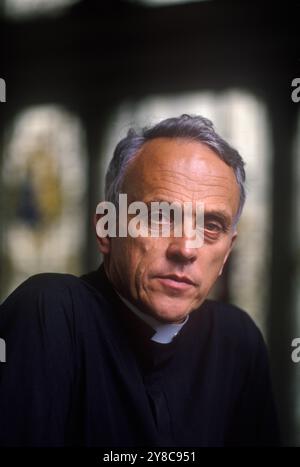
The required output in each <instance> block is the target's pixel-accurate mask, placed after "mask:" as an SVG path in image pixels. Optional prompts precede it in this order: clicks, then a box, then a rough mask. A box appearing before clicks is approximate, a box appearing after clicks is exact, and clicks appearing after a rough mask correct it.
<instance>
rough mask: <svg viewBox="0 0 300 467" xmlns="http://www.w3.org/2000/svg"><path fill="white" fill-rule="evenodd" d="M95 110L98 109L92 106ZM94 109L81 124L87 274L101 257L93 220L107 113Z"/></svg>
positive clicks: (84, 263) (100, 188)
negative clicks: (85, 161) (83, 151)
mask: <svg viewBox="0 0 300 467" xmlns="http://www.w3.org/2000/svg"><path fill="white" fill-rule="evenodd" d="M94 107H95V109H96V110H97V108H99V106H98V105H94ZM95 109H94V110H93V111H91V112H89V113H85V114H84V115H82V124H83V127H84V129H85V134H86V148H87V192H86V206H87V209H86V213H85V216H83V217H84V222H85V225H86V234H85V235H86V242H85V249H84V251H83V271H84V272H87V271H89V270H91V269H95V268H96V267H98V265H99V264H100V261H101V256H100V253H99V251H98V248H97V243H96V236H95V229H94V224H93V218H94V214H95V211H96V206H97V204H98V202H99V201H101V200H100V199H99V197H100V194H101V191H102V189H103V187H102V186H101V147H102V143H103V138H104V137H105V131H106V128H107V122H108V116H109V112H107V113H105V111H103V108H102V109H101V111H99V113H97V112H96V111H95Z"/></svg>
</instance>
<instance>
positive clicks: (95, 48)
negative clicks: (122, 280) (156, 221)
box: [0, 0, 300, 445]
mask: <svg viewBox="0 0 300 467" xmlns="http://www.w3.org/2000/svg"><path fill="white" fill-rule="evenodd" d="M299 13H300V5H298V6H291V5H289V3H288V2H280V3H279V4H277V2H261V1H257V0H254V1H248V2H245V1H218V0H211V1H207V2H199V3H193V4H188V5H177V6H169V7H163V8H146V7H143V6H141V5H138V4H134V3H126V2H124V1H123V2H122V1H116V0H114V1H112V0H110V1H109V2H100V1H97V0H83V1H81V2H79V3H78V4H76V5H75V6H74V7H72V8H70V9H69V10H67V11H66V12H65V14H64V15H62V16H57V17H50V18H43V19H41V18H40V19H35V20H34V19H32V20H27V21H24V22H22V21H18V22H13V21H7V20H6V19H5V18H4V17H3V15H2V18H1V20H0V34H1V44H2V53H1V56H2V59H1V64H0V66H1V69H0V76H1V77H2V78H5V80H6V83H7V103H5V104H4V105H2V104H0V105H1V108H0V111H1V117H0V118H1V125H0V131H1V135H2V136H1V139H2V137H3V132H4V130H5V129H6V128H7V127H8V126H9V123H10V122H11V121H12V119H13V118H14V117H15V116H16V114H17V113H18V112H20V111H21V110H22V109H25V108H26V107H27V106H32V105H34V104H41V103H58V104H61V105H63V106H65V107H66V108H68V109H70V110H72V111H74V112H75V113H76V114H78V115H79V116H80V118H81V120H82V123H83V126H84V128H85V131H86V136H87V149H88V156H89V165H88V180H89V191H88V212H87V217H86V219H89V218H91V215H92V213H93V212H94V207H95V203H96V200H95V193H96V192H97V183H98V178H97V170H96V166H97V163H98V155H99V146H100V144H101V140H102V137H103V134H104V131H105V129H106V126H107V123H108V122H109V119H110V117H111V114H112V112H113V110H114V108H115V107H116V106H117V105H118V103H120V102H121V101H122V100H123V99H125V98H139V97H145V96H147V95H149V94H153V93H164V94H168V93H170V94H171V93H175V92H185V91H188V90H191V91H192V90H203V89H207V90H215V91H219V90H220V91H221V90H224V89H227V88H233V87H238V88H242V89H246V90H248V91H250V92H252V93H253V94H254V95H256V96H258V97H260V98H261V99H262V100H263V101H264V102H265V103H266V105H267V108H268V112H269V116H270V127H271V137H272V147H273V161H274V163H273V173H272V178H273V212H272V231H273V243H272V262H271V268H270V271H269V273H270V277H271V293H270V297H271V299H270V303H269V310H268V316H269V318H268V323H269V324H268V332H269V343H270V353H271V357H272V358H271V361H272V366H273V373H274V379H275V386H276V392H277V394H278V400H279V405H280V408H281V417H282V426H283V435H284V439H285V440H286V442H294V436H295V426H294V424H295V420H294V415H293V414H294V410H295V400H294V399H293V398H292V397H291V387H292V380H293V371H294V369H293V366H292V365H293V364H292V363H291V362H290V358H289V357H288V354H289V352H290V342H291V338H292V337H296V336H294V335H293V334H294V331H293V323H294V316H293V313H292V309H293V306H292V284H293V277H294V276H293V274H294V270H295V264H294V260H293V252H292V249H291V246H290V245H291V241H290V240H291V235H292V229H293V225H292V219H293V213H292V212H291V206H292V196H293V192H292V179H293V172H294V165H293V164H294V163H295V161H294V159H293V157H292V143H293V141H294V137H295V132H296V121H297V117H298V113H299V106H297V104H295V103H293V102H292V100H291V82H292V79H293V78H295V77H297V76H300V70H299V64H300V54H299V43H300V41H299V25H298V24H297V23H298V21H299V17H300V15H299ZM299 105H300V104H299ZM283 225H284V228H282V226H283ZM90 235H91V229H90V225H89V223H88V221H87V241H86V245H87V246H86V252H85V256H84V258H85V266H86V268H90V267H91V266H92V265H93V261H94V250H93V247H91V244H92V242H91V241H90ZM2 273H3V272H2ZM283 310H284V314H283ZM298 441H299V445H300V440H298Z"/></svg>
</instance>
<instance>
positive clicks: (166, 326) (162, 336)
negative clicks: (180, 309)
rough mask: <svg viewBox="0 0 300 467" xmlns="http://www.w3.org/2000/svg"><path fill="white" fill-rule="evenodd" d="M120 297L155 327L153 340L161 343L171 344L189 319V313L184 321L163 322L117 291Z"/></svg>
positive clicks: (137, 314) (128, 306)
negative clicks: (144, 311)
mask: <svg viewBox="0 0 300 467" xmlns="http://www.w3.org/2000/svg"><path fill="white" fill-rule="evenodd" d="M116 293H117V294H118V296H119V297H120V299H121V300H122V301H123V303H125V305H126V306H127V308H129V309H130V310H131V311H132V312H133V313H134V314H135V315H136V316H138V317H139V318H140V319H141V320H143V321H144V322H145V323H147V324H148V325H149V326H150V327H151V328H152V329H154V331H156V332H155V334H154V335H153V336H152V338H151V340H152V341H154V342H158V343H159V344H169V343H170V342H171V341H172V340H173V338H174V337H175V336H177V334H178V333H179V331H180V330H181V328H182V327H183V326H184V325H185V324H186V322H187V321H188V319H189V315H187V316H186V318H185V320H184V321H183V323H177V324H176V323H162V322H161V321H159V320H157V319H156V318H154V317H153V316H150V315H147V314H146V313H143V312H142V311H140V310H139V309H138V308H137V307H136V306H135V305H133V304H132V303H131V302H129V301H128V300H127V299H126V298H124V297H122V295H120V294H119V292H117V291H116Z"/></svg>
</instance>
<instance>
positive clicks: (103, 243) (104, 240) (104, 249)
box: [94, 214, 110, 255]
mask: <svg viewBox="0 0 300 467" xmlns="http://www.w3.org/2000/svg"><path fill="white" fill-rule="evenodd" d="M101 217H103V214H95V215H94V227H95V230H96V237H97V243H98V247H99V250H100V252H101V253H102V254H103V255H108V254H109V253H110V238H109V236H106V237H103V236H100V235H98V232H97V222H98V221H99V219H100V218H101Z"/></svg>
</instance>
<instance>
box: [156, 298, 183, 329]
mask: <svg viewBox="0 0 300 467" xmlns="http://www.w3.org/2000/svg"><path fill="white" fill-rule="evenodd" d="M177 301H178V300H177ZM190 311H191V307H190V306H189V304H184V303H174V302H173V303H172V301H171V300H168V301H167V302H164V301H163V300H161V301H159V302H158V303H155V302H154V303H151V307H149V308H148V310H147V312H148V314H150V315H151V316H153V317H154V318H156V319H158V320H159V321H161V322H163V323H180V322H182V321H184V320H185V318H186V316H187V315H188V314H189V313H190Z"/></svg>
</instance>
